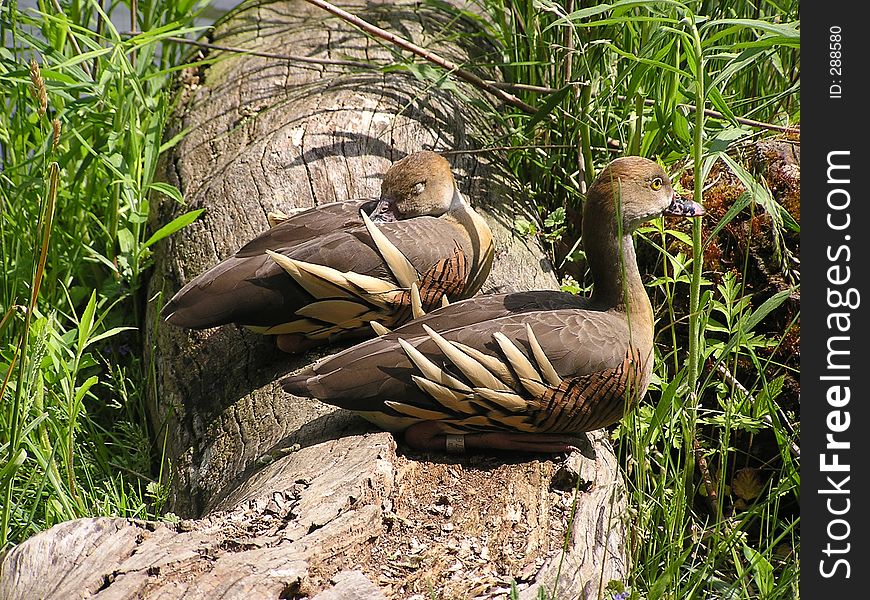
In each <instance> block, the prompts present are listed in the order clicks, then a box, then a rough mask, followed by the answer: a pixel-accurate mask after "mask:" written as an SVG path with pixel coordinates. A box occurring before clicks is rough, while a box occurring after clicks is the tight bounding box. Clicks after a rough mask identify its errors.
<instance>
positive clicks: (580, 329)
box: [163, 152, 704, 452]
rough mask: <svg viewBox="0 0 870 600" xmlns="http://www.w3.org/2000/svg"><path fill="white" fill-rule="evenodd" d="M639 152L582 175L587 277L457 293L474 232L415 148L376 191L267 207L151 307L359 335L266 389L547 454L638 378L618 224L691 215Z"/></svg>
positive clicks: (481, 226)
mask: <svg viewBox="0 0 870 600" xmlns="http://www.w3.org/2000/svg"><path fill="white" fill-rule="evenodd" d="M703 213H704V209H703V207H701V206H700V205H699V204H697V203H695V202H693V201H691V200H688V199H684V198H681V197H680V196H678V195H677V194H676V193H675V192H674V190H673V188H672V186H671V182H670V179H669V178H668V176H667V174H666V173H665V172H664V171H663V170H662V169H661V167H659V166H658V165H657V164H656V163H654V162H653V161H650V160H648V159H645V158H641V157H636V156H629V157H624V158H619V159H616V160H614V161H613V162H611V163H610V164H609V165H607V167H605V169H604V170H602V171H601V173H600V174H599V176H598V177H597V178H596V180H595V181H594V183H593V184H592V186H591V187H590V189H589V193H588V195H587V198H586V201H585V203H584V209H583V222H582V239H583V244H584V249H585V251H586V256H587V260H588V264H589V268H590V270H591V272H592V278H593V286H594V287H593V293H592V295H591V296H590V297H588V298H584V297H578V296H575V295H573V294H569V293H565V292H556V291H551V290H541V291H529V292H516V293H509V294H493V295H482V296H476V297H475V296H474V294H476V293H477V292H478V291H479V290H480V288H481V286H482V285H483V283H484V281H485V280H486V277H487V275H488V274H489V271H490V267H491V265H492V260H493V246H492V235H491V232H490V230H489V228H488V227H487V225H486V223H485V222H484V221H483V219H481V217H480V216H479V215H477V213H475V212H474V210H473V209H472V208H471V206H469V204H468V203H467V201H466V200H465V199H464V198H463V197H462V195H461V194H460V193H459V191H458V189H457V187H456V184H455V181H454V179H453V174H452V172H451V169H450V166H449V164H448V163H447V161H446V160H445V159H444V158H443V157H441V156H440V155H438V154H436V153H434V152H418V153H415V154H411V155H408V156H407V157H405V158H403V159H402V160H399V161H398V162H396V163H394V164H393V166H392V167H391V168H390V169H389V170H388V171H387V173H386V174H385V176H384V180H383V183H382V187H381V196H380V198H379V199H377V200H357V201H350V202H337V203H332V204H328V205H324V206H321V207H317V208H313V209H307V210H301V211H297V212H295V213H293V214H291V215H289V216H288V215H279V216H276V217H273V218H270V222H271V223H272V225H273V226H272V228H271V229H269V230H268V231H266V232H265V233H263V234H262V235H261V236H259V237H257V238H256V239H254V240H253V241H251V242H250V243H249V244H247V245H246V246H244V247H243V248H242V249H241V250H239V252H237V253H236V254H235V255H234V256H232V257H230V258H228V259H226V260H225V261H223V262H221V263H220V264H218V265H217V266H215V267H213V268H212V269H210V270H209V271H207V272H205V273H203V274H202V275H200V276H199V277H196V278H195V279H193V280H192V281H191V282H190V283H188V284H187V285H185V286H184V287H183V288H182V289H181V290H180V291H179V292H178V293H177V294H176V295H175V296H174V297H173V298H172V299H171V300H170V301H169V302H168V303H167V304H166V306H165V307H164V311H163V314H164V316H165V318H166V320H167V321H168V322H169V323H172V324H174V325H179V326H182V327H188V328H196V329H201V328H206V327H214V326H217V325H221V324H225V323H231V322H235V323H238V324H241V325H245V326H248V327H250V328H251V329H253V330H255V331H259V332H261V333H266V334H274V335H277V343H278V346H279V347H280V348H281V349H282V350H285V351H288V352H298V351H301V350H303V349H305V348H307V347H310V346H312V345H316V344H320V343H328V342H329V341H334V340H336V339H342V338H351V337H360V336H364V335H371V334H372V330H374V333H376V334H377V337H374V338H373V339H370V340H368V341H364V342H362V343H359V344H357V345H355V346H352V347H350V348H348V349H346V350H344V351H343V352H340V353H338V354H335V355H332V356H330V357H327V358H325V359H323V360H320V361H318V362H317V363H315V364H313V365H311V366H309V367H306V368H304V369H303V370H302V371H301V372H299V373H296V374H294V375H291V376H289V377H287V378H285V379H284V380H283V381H282V385H283V387H284V389H285V390H286V391H288V392H290V393H293V394H295V395H298V396H309V397H314V398H317V399H319V400H321V401H324V402H327V403H330V404H334V405H337V406H340V407H342V408H346V409H350V410H353V411H355V412H357V413H359V414H360V415H362V416H363V417H365V418H366V419H368V420H369V421H371V422H373V423H375V424H376V425H378V426H379V427H382V428H384V429H387V430H389V431H394V432H404V437H405V440H406V442H407V443H408V444H409V445H411V446H413V447H415V448H418V449H426V450H440V451H444V450H447V451H450V452H461V451H464V450H466V449H480V450H494V449H495V450H513V451H531V452H565V451H570V450H572V449H573V448H574V447H575V443H576V436H577V435H578V434H580V433H582V432H585V431H591V430H594V429H598V428H601V427H605V426H607V425H610V424H612V423H615V422H616V421H618V420H619V419H620V418H622V416H623V415H624V414H625V413H626V411H627V410H629V409H630V408H631V407H633V406H634V405H635V404H637V402H638V401H639V400H640V398H641V397H642V396H643V394H644V393H645V392H646V389H647V386H648V384H649V381H650V375H651V373H652V366H653V334H654V332H653V323H654V321H653V317H654V315H653V311H652V306H651V305H650V301H649V297H648V296H647V293H646V290H645V288H644V285H643V281H642V280H641V277H640V273H639V271H638V268H637V261H636V258H635V251H634V245H633V241H632V237H631V234H632V232H633V231H634V230H635V229H636V228H637V227H638V226H639V225H640V224H641V223H643V222H645V221H647V220H649V219H652V218H655V217H658V216H660V215H663V214H667V215H677V216H685V217H695V216H699V215H702V214H703Z"/></svg>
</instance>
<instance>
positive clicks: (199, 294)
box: [163, 151, 493, 352]
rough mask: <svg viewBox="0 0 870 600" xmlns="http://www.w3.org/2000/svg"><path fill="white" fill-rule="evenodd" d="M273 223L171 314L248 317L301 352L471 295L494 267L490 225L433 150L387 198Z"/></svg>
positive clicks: (211, 321) (210, 322) (411, 161)
mask: <svg viewBox="0 0 870 600" xmlns="http://www.w3.org/2000/svg"><path fill="white" fill-rule="evenodd" d="M270 223H272V224H273V227H272V228H271V229H269V230H267V231H266V232H264V233H263V234H262V235H260V236H259V237H257V238H255V239H254V240H252V241H251V242H249V243H248V244H246V245H245V246H244V247H243V248H241V249H240V250H239V251H238V252H236V254H235V255H233V256H231V257H230V258H228V259H226V260H224V261H223V262H221V263H219V264H218V265H216V266H214V267H212V268H211V269H209V270H208V271H206V272H205V273H203V274H201V275H199V276H198V277H196V278H195V279H193V280H192V281H190V282H189V283H188V284H187V285H185V286H184V287H183V288H181V290H179V291H178V293H177V294H175V296H174V297H173V298H172V299H171V300H170V301H169V302H168V303H167V304H166V305H165V307H164V308H163V315H164V316H165V319H166V321H167V322H169V323H172V324H173V325H178V326H180V327H187V328H192V329H203V328H207V327H215V326H218V325H223V324H226V323H238V324H240V325H245V326H247V327H249V328H250V329H252V330H254V331H257V332H260V333H264V334H273V335H277V336H278V345H279V347H281V348H282V349H283V350H285V351H288V352H297V351H300V350H302V349H305V348H307V347H309V346H312V345H316V344H318V343H322V342H327V341H334V340H336V339H339V338H343V337H357V336H362V335H370V334H372V325H370V323H371V322H374V325H373V326H374V327H376V328H377V330H378V331H384V328H388V327H394V326H397V325H400V324H402V323H403V322H405V321H407V320H409V319H410V318H411V317H412V316H420V315H422V314H424V313H425V312H426V311H429V310H431V309H434V308H436V307H439V306H442V305H443V304H446V303H448V302H452V301H454V300H459V299H463V298H469V297H471V296H473V295H474V294H475V293H476V292H477V291H478V290H479V289H480V287H481V286H482V285H483V282H484V281H485V280H486V277H487V276H488V274H489V271H490V268H491V266H492V258H493V247H492V234H491V232H490V230H489V227H488V226H487V225H486V223H485V222H484V221H483V219H482V218H481V217H480V216H479V215H478V214H477V213H475V212H474V210H473V209H472V208H471V206H470V205H469V204H468V202H467V201H466V200H465V199H464V198H463V196H462V195H461V194H460V193H459V190H458V189H457V187H456V183H455V181H454V179H453V174H452V172H451V170H450V166H449V164H448V163H447V161H446V160H445V159H444V158H443V157H442V156H440V155H438V154H436V153H434V152H428V151H424V152H417V153H414V154H411V155H409V156H406V157H405V158H403V159H401V160H399V161H397V162H396V163H394V164H393V165H392V166H391V167H390V169H389V170H388V171H387V173H386V174H385V175H384V180H383V182H382V184H381V196H380V198H379V199H375V200H354V201H350V202H336V203H332V204H327V205H324V206H321V207H317V208H312V209H307V210H302V211H297V212H295V213H293V214H291V215H278V216H275V215H270Z"/></svg>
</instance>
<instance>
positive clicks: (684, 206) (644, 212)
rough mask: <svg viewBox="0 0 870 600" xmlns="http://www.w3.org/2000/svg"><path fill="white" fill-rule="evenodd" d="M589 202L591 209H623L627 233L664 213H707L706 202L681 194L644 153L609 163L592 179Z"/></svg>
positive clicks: (600, 210)
mask: <svg viewBox="0 0 870 600" xmlns="http://www.w3.org/2000/svg"><path fill="white" fill-rule="evenodd" d="M586 204H587V206H586V209H587V210H589V211H590V212H593V211H594V212H608V213H610V214H612V215H613V214H617V213H621V214H622V231H623V232H624V233H630V232H632V231H634V230H635V229H637V227H638V226H639V225H640V224H641V223H644V222H645V221H648V220H650V219H653V218H655V217H658V216H660V215H675V216H682V217H699V216H701V215H703V214H704V207H703V206H701V205H700V204H698V203H696V202H694V201H692V200H690V199H688V198H683V197H681V196H679V195H677V193H676V192H675V191H674V188H673V186H672V185H671V180H670V178H669V177H668V175H667V173H665V172H664V170H663V169H662V168H661V167H660V166H659V165H658V164H657V163H655V162H653V161H651V160H649V159H647V158H642V157H640V156H626V157H623V158H618V159H616V160H614V161H613V162H611V163H610V164H609V165H607V166H606V167H605V168H604V170H603V171H601V173H600V174H599V175H598V177H597V178H596V179H595V181H594V182H593V183H592V187H591V188H590V189H589V194H588V195H587V201H586ZM585 222H586V219H584V223H585ZM614 224H615V221H614Z"/></svg>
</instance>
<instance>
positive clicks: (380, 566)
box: [0, 1, 628, 600]
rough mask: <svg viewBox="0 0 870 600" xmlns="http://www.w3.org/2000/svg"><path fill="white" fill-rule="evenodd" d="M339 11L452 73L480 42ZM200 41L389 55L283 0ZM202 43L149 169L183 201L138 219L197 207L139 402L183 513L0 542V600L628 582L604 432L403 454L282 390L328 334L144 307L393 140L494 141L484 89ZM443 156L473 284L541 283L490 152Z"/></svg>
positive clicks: (381, 16)
mask: <svg viewBox="0 0 870 600" xmlns="http://www.w3.org/2000/svg"><path fill="white" fill-rule="evenodd" d="M342 6H344V7H346V8H347V9H348V10H350V11H351V12H354V13H355V14H358V15H359V16H361V17H363V18H365V19H366V20H367V21H369V22H373V23H377V24H378V25H380V26H381V27H384V28H387V29H390V30H392V31H395V32H396V33H398V34H400V35H402V36H404V37H409V38H411V39H413V40H414V41H415V42H417V43H418V44H421V45H423V46H425V47H427V48H431V49H434V50H436V51H437V52H439V53H441V54H442V55H446V56H448V57H450V58H452V59H453V60H455V61H457V62H459V63H462V64H467V63H472V64H473V63H474V60H475V56H477V55H478V54H479V53H480V52H481V51H482V49H480V48H475V47H461V46H460V45H457V44H455V43H454V44H448V43H446V42H441V41H439V40H441V39H442V38H443V37H444V36H443V33H444V32H445V31H447V30H445V27H446V26H447V25H448V18H447V17H446V16H445V15H444V14H441V13H439V12H438V11H437V10H435V9H434V8H431V7H425V6H417V5H412V4H407V5H406V4H403V5H399V6H396V5H394V4H393V3H380V2H368V3H362V2H350V3H343V5H342ZM471 26H472V25H470V24H469V23H465V22H460V23H451V24H450V29H449V30H450V31H451V32H452V31H455V28H456V27H471ZM448 37H450V36H448ZM458 39H459V40H465V39H467V38H464V37H463V36H458ZM213 42H214V43H215V44H219V45H222V46H232V47H244V48H247V49H251V50H256V51H258V52H261V53H280V54H293V55H301V56H306V57H314V58H321V59H323V58H326V59H333V60H336V59H337V60H348V59H349V60H356V61H376V62H377V61H380V62H390V61H392V60H393V58H392V55H391V53H390V52H389V50H388V49H387V48H386V47H385V45H383V44H380V43H376V42H374V41H372V40H371V39H369V38H367V37H366V36H364V35H362V34H361V33H359V32H358V31H357V30H355V29H354V28H352V27H350V26H348V25H347V24H345V23H344V22H343V21H340V20H338V19H336V18H333V17H330V16H328V15H326V13H324V12H322V11H320V10H319V9H316V8H313V7H311V6H310V5H308V4H307V3H304V2H299V1H296V2H293V1H288V2H274V3H264V4H260V5H253V6H247V7H246V8H243V9H242V10H240V11H239V12H237V13H235V14H233V15H231V18H229V19H228V20H226V21H225V22H224V23H223V24H222V25H221V26H220V27H219V28H218V29H217V30H216V32H215V34H214V35H213ZM463 43H466V42H464V41H463ZM209 58H217V61H216V62H213V63H211V64H210V65H209V66H207V67H204V68H201V69H199V70H196V71H192V70H191V71H187V72H185V74H184V77H183V78H182V81H183V89H182V90H181V91H180V94H181V96H180V98H181V103H180V108H179V110H178V112H177V115H176V118H175V121H174V124H173V129H174V132H180V131H183V130H187V134H186V136H185V137H184V138H183V139H182V140H181V141H180V142H179V143H178V144H177V145H176V146H175V147H174V148H172V149H171V150H170V151H169V152H168V154H167V155H166V157H165V160H164V170H165V174H166V178H167V180H168V181H170V182H171V183H173V184H175V185H176V186H178V187H179V189H180V190H181V191H182V192H183V194H184V197H185V199H186V202H187V204H186V206H184V207H179V206H177V205H175V204H174V203H172V202H170V201H169V200H165V201H163V202H162V203H160V204H159V205H158V206H156V207H155V210H154V214H153V223H152V225H153V226H154V227H157V226H159V225H161V224H163V223H166V222H168V221H169V220H170V219H171V218H173V217H174V216H177V215H178V214H181V213H182V212H184V211H187V210H191V209H195V208H204V209H205V212H204V213H203V215H202V217H201V218H200V219H198V220H197V221H196V222H194V223H193V224H192V225H190V226H188V227H187V228H185V229H183V230H182V231H180V232H178V233H176V234H174V235H173V236H172V237H171V238H170V239H168V240H165V241H163V242H161V243H160V244H159V245H158V246H157V248H156V250H155V265H154V273H153V276H152V278H151V281H150V283H149V286H148V291H147V294H148V299H149V303H148V313H147V323H148V328H147V331H146V340H147V342H146V344H145V353H146V359H147V360H148V361H150V364H152V365H153V373H154V381H153V385H152V386H151V387H152V394H151V395H150V410H151V416H152V420H153V422H154V424H155V430H156V431H157V432H158V438H159V439H158V443H159V444H162V443H163V440H164V436H165V442H166V449H167V455H168V458H169V460H170V464H171V467H172V469H171V471H172V481H171V495H170V507H171V510H173V511H174V512H175V513H176V514H177V515H180V517H183V518H184V520H181V521H179V522H175V523H172V522H140V521H130V520H125V519H112V518H101V519H82V520H78V521H72V522H69V523H64V524H62V525H59V526H57V527H55V528H53V529H51V530H48V531H46V532H43V533H41V534H38V535H36V536H34V537H33V538H31V539H30V540H28V541H27V542H25V543H24V544H22V545H21V546H19V547H17V548H15V549H13V550H12V551H11V552H9V553H8V554H7V555H6V556H5V558H4V560H3V563H2V573H0V597H3V598H30V597H45V598H54V597H57V598H67V597H79V596H82V595H84V596H91V597H96V598H132V597H137V598H138V597H144V598H157V597H160V598H181V597H184V598H215V597H224V598H254V597H257V598H259V597H279V598H317V599H318V600H327V599H330V598H351V597H353V598H361V599H368V598H371V599H375V598H409V599H410V598H420V599H422V598H429V597H431V592H430V590H434V591H435V593H436V595H437V597H439V598H472V597H480V598H503V597H507V595H508V593H509V592H510V587H511V583H512V582H515V583H516V584H517V587H518V589H519V590H520V597H521V598H524V599H532V598H537V597H538V596H537V594H538V589H539V588H541V587H543V588H544V589H545V590H546V591H547V592H548V593H550V594H552V595H553V597H555V598H590V599H591V598H602V597H604V592H603V588H604V586H605V585H606V584H607V583H608V582H609V581H610V580H612V579H618V580H623V581H624V580H625V578H626V575H627V569H628V566H627V562H628V559H627V553H626V550H625V528H624V523H623V522H622V519H623V518H624V515H625V513H626V498H625V488H624V485H623V484H622V481H621V478H620V476H619V474H618V468H617V465H616V460H615V457H614V455H613V452H612V449H611V447H610V444H609V442H608V441H607V439H606V436H605V435H604V434H603V433H602V432H596V433H594V434H591V435H589V436H588V444H587V445H585V447H584V448H583V449H582V450H581V452H579V453H575V454H574V455H572V456H571V457H569V459H568V460H567V461H566V460H565V459H564V458H559V457H554V458H542V457H540V456H532V455H523V456H503V455H502V456H483V455H480V456H465V457H460V458H455V457H452V456H438V455H428V454H421V453H417V452H413V451H410V450H408V449H407V448H405V447H404V446H403V445H402V444H401V443H400V444H399V446H398V448H397V445H396V442H395V441H394V439H393V437H392V436H391V435H390V434H388V433H384V432H378V431H374V430H373V429H372V428H371V427H370V426H369V425H368V424H367V423H366V422H364V421H362V420H361V419H359V418H358V417H356V416H354V415H353V414H351V413H348V412H346V411H341V410H337V409H335V408H333V407H330V406H326V405H324V404H322V403H320V402H318V401H316V400H311V399H307V398H297V397H293V396H290V395H289V394H286V393H285V392H283V391H282V390H281V388H280V386H279V385H278V383H277V382H278V380H279V379H280V378H281V376H283V375H285V374H287V373H290V372H292V371H294V370H296V369H298V368H300V367H302V366H305V365H306V364H309V363H310V362H311V361H312V360H315V359H316V358H319V357H320V356H323V355H326V354H329V353H332V352H335V351H336V350H337V349H338V348H337V347H330V348H324V349H322V350H320V351H317V352H313V353H310V354H308V355H304V356H300V357H290V356H288V355H285V354H282V353H281V352H279V351H278V350H277V349H276V348H275V345H274V342H273V341H272V340H271V339H270V338H266V337H261V336H257V335H254V334H251V333H249V332H247V331H246V330H244V329H242V328H239V327H235V326H226V327H221V328H216V329H211V330H206V331H186V330H180V329H176V328H172V327H170V326H166V325H163V324H162V323H160V320H159V317H158V310H159V307H160V304H161V301H162V299H165V298H167V297H168V296H167V295H171V294H172V293H173V292H174V291H176V290H177V289H178V288H179V287H180V286H181V285H182V284H183V283H185V282H187V281H189V280H190V279H191V278H192V277H194V276H196V275H197V274H199V273H201V272H202V271H204V270H205V269H207V268H208V267H210V266H212V265H213V264H215V263H217V262H218V261H219V260H221V259H223V258H225V257H226V256H228V255H230V254H232V253H233V252H235V251H236V250H237V249H238V248H239V247H241V246H242V245H243V244H244V243H245V242H246V241H248V240H249V239H250V238H252V237H253V236H255V235H257V234H258V233H260V232H261V231H262V230H264V229H265V228H266V227H267V226H268V225H267V221H266V214H267V213H268V212H269V211H271V210H275V209H283V210H287V209H290V208H294V207H308V206H314V205H317V204H321V203H326V202H331V201H335V200H343V199H348V198H355V197H367V196H375V195H377V193H378V190H379V185H380V179H381V176H382V175H383V173H384V172H385V171H386V169H387V168H388V166H389V165H390V163H391V162H393V161H394V160H397V159H399V158H401V157H402V156H404V155H406V154H407V153H410V152H413V151H416V150H420V149H427V148H428V149H433V150H436V151H455V150H466V151H469V150H470V151H475V150H479V149H480V147H481V145H482V144H485V143H490V142H491V140H492V139H493V138H494V137H495V134H494V133H493V131H492V125H491V124H488V123H486V122H485V121H484V120H483V119H482V117H481V116H480V113H478V112H477V111H476V110H475V109H474V108H473V104H472V103H471V102H469V101H468V99H477V100H481V101H490V99H488V98H486V97H485V96H483V95H481V93H479V92H478V91H477V90H474V89H472V88H469V87H468V86H466V85H464V84H457V86H456V87H457V88H458V90H459V92H460V93H455V92H452V91H450V90H446V89H442V88H441V87H438V86H437V85H433V82H432V81H428V82H427V81H424V80H420V79H416V78H414V77H412V76H411V75H410V74H409V73H408V72H403V71H390V72H386V73H385V72H381V71H378V70H366V69H355V68H351V67H348V66H347V65H339V64H332V65H324V64H311V63H302V62H299V61H287V60H278V59H275V58H267V57H262V56H252V55H240V54H233V53H225V52H216V51H210V54H209ZM463 96H464V98H465V99H462V98H463ZM174 132H171V133H170V135H172V134H173V133H174ZM447 157H448V160H449V161H450V162H451V164H452V166H453V168H454V173H455V174H456V177H457V182H458V184H459V187H460V189H461V191H462V192H463V193H464V194H465V195H466V197H467V198H469V199H470V201H471V202H472V204H473V205H475V207H476V208H477V209H478V210H479V212H480V213H481V214H482V215H483V216H484V217H485V218H486V219H487V221H488V222H489V224H490V226H491V227H492V230H493V234H494V238H495V242H496V260H495V265H494V268H493V272H492V274H491V276H490V279H489V280H488V282H487V285H486V286H485V288H484V290H483V293H488V292H493V291H510V290H524V289H556V288H557V281H556V279H555V277H554V275H553V272H552V268H551V267H550V265H549V263H548V261H547V260H546V258H545V254H544V252H543V251H542V249H541V248H540V246H539V245H538V244H537V243H536V242H535V241H534V240H528V239H523V238H520V237H518V236H517V235H516V234H515V233H514V232H513V229H512V224H513V222H514V220H515V218H516V217H518V216H520V215H523V216H525V217H526V218H527V219H534V216H533V211H531V210H530V207H529V206H528V205H527V203H526V202H525V201H524V196H523V193H522V190H521V188H520V186H519V185H518V184H517V182H515V181H514V180H513V179H512V178H511V177H510V175H509V174H507V171H506V169H504V168H502V167H501V165H500V164H499V162H498V159H497V153H481V152H467V153H464V154H462V153H460V154H448V155H447ZM47 557H50V559H48V560H47Z"/></svg>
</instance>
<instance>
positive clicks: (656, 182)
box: [649, 177, 662, 191]
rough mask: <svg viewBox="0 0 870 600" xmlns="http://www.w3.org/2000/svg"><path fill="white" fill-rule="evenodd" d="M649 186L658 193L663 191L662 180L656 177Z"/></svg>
mask: <svg viewBox="0 0 870 600" xmlns="http://www.w3.org/2000/svg"><path fill="white" fill-rule="evenodd" d="M649 186H650V187H651V188H652V189H654V190H656V191H658V190H660V189H662V178H661V177H656V178H655V179H653V180H652V183H650V184H649Z"/></svg>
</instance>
